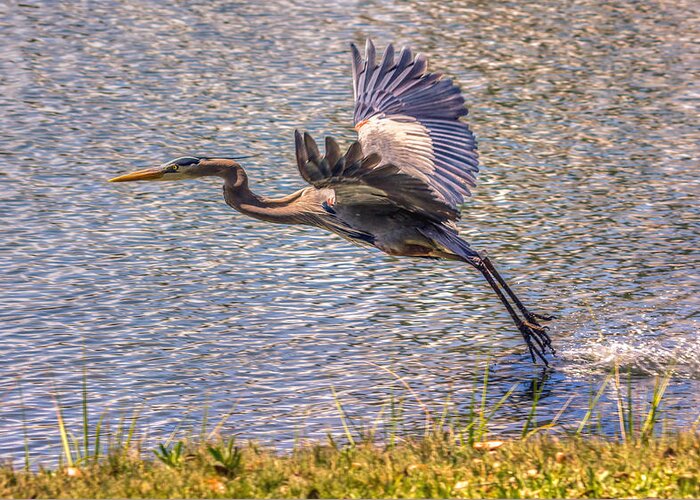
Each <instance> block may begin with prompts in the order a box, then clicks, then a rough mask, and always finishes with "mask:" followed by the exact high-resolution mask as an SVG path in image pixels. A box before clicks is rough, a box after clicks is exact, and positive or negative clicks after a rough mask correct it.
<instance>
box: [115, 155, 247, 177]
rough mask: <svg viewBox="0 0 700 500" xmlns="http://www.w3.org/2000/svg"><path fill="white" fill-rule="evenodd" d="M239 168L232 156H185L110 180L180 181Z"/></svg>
mask: <svg viewBox="0 0 700 500" xmlns="http://www.w3.org/2000/svg"><path fill="white" fill-rule="evenodd" d="M238 168H240V165H239V164H238V163H236V161H234V160H233V159H232V158H207V157H201V156H183V157H181V158H176V159H174V160H172V161H169V162H167V163H164V164H163V165H160V166H158V167H151V168H145V169H143V170H137V171H136V172H131V173H129V174H124V175H120V176H118V177H114V178H112V179H110V180H109V182H129V181H179V180H183V179H196V178H198V177H210V176H218V177H222V176H223V175H224V174H225V173H226V171H229V170H231V169H238Z"/></svg>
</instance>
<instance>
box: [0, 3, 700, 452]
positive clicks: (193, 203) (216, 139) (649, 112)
mask: <svg viewBox="0 0 700 500" xmlns="http://www.w3.org/2000/svg"><path fill="white" fill-rule="evenodd" d="M0 9H2V13H1V14H0V38H1V39H2V51H0V89H1V90H2V92H1V94H0V110H1V113H2V115H1V116H2V121H0V154H1V155H2V159H3V160H4V161H3V162H2V167H1V168H0V203H1V205H0V207H1V208H2V210H1V211H0V214H1V216H2V224H1V225H0V268H1V269H2V272H1V273H0V304H2V308H0V322H1V326H2V329H1V331H0V342H1V347H2V357H1V358H0V457H15V458H18V457H20V456H21V455H22V448H23V446H24V437H23V436H24V432H26V433H27V436H28V439H29V443H30V446H31V448H32V450H33V452H34V453H38V454H39V455H41V454H42V453H43V454H44V455H51V454H52V453H53V452H55V451H56V450H57V449H58V446H57V441H58V437H57V431H56V424H55V411H54V397H55V395H59V396H60V398H61V404H62V405H63V406H64V407H65V408H66V414H67V417H68V419H69V421H71V422H77V420H78V419H79V412H80V408H79V404H78V403H79V400H80V390H81V384H82V377H83V368H84V367H86V371H87V378H88V388H89V391H90V399H91V400H90V409H91V412H92V413H93V416H92V418H93V420H94V419H95V418H96V416H97V415H99V414H101V413H102V412H108V413H109V414H110V415H111V416H115V418H116V417H118V416H119V415H120V414H127V415H130V414H132V413H133V412H134V411H136V410H138V411H139V412H140V414H141V421H142V426H145V427H147V428H148V429H150V431H151V433H152V435H154V436H159V437H160V436H164V435H167V433H168V432H170V431H172V430H173V429H175V428H176V427H177V426H178V425H180V426H181V428H187V427H188V426H191V425H193V424H199V423H201V421H202V419H203V416H204V412H205V409H206V411H207V412H208V413H209V419H210V421H212V422H214V421H219V420H220V419H221V418H222V417H223V415H225V414H227V413H228V412H231V411H232V414H231V416H230V417H229V418H228V420H227V421H226V423H225V424H224V428H225V430H226V431H229V432H236V433H238V434H239V435H241V436H243V437H248V438H256V439H260V440H262V441H265V442H270V443H275V444H277V445H279V446H283V447H284V446H289V445H290V444H291V443H292V442H293V440H294V439H296V438H299V437H310V438H322V437H323V436H324V433H325V432H326V430H330V431H331V432H334V433H336V432H339V429H340V421H339V418H338V412H337V410H336V407H335V403H334V401H333V395H332V388H334V389H335V390H336V391H337V393H338V398H339V400H340V401H341V402H342V404H343V406H344V407H345V410H346V411H347V412H348V414H349V415H350V416H351V417H353V418H354V419H355V420H356V421H358V422H362V421H370V422H371V420H372V419H373V418H375V417H376V416H377V415H378V414H379V412H380V411H381V408H382V405H386V404H387V402H389V401H391V399H392V398H397V397H399V398H401V397H403V398H405V403H404V404H405V407H406V415H407V420H408V425H411V422H413V421H415V423H416V426H419V425H420V423H421V421H420V415H421V409H420V408H419V405H417V404H416V402H415V400H414V398H413V397H412V396H411V395H410V394H407V393H406V391H405V389H404V387H403V385H402V384H401V383H400V382H399V381H397V380H396V378H395V377H394V375H392V374H391V373H388V372H387V371H386V370H385V369H388V370H391V371H393V372H394V373H395V374H396V375H397V376H401V377H403V380H404V381H405V382H406V383H408V384H410V386H411V387H412V388H413V389H414V390H415V391H416V392H417V393H418V394H420V397H421V399H422V401H423V402H427V404H429V405H430V406H431V408H433V409H434V411H439V409H440V407H441V405H442V404H444V403H445V402H446V401H447V400H448V398H451V401H452V402H453V404H455V405H456V406H457V408H458V409H459V408H462V409H464V408H466V407H468V405H469V404H470V403H469V402H470V398H471V394H472V393H473V390H474V387H479V386H480V384H481V382H480V380H481V377H482V376H483V372H484V368H485V366H487V364H490V365H491V369H492V371H491V374H490V376H491V380H492V385H491V386H490V391H489V397H490V398H491V399H492V400H493V401H496V400H498V399H499V398H500V397H501V396H502V395H503V394H504V393H505V392H506V391H507V390H508V389H509V388H510V387H511V386H513V384H518V388H517V390H516V392H515V394H514V395H513V397H511V399H510V400H509V401H508V402H507V403H506V404H505V405H504V407H503V408H502V410H501V412H500V415H499V416H498V418H497V419H496V428H499V426H500V428H503V429H508V428H510V427H513V426H516V427H519V426H521V425H522V418H523V415H526V414H527V412H528V411H529V408H530V405H531V398H532V395H531V382H532V381H533V380H539V379H540V377H541V375H542V374H541V370H540V368H538V367H536V366H533V365H532V364H531V363H530V361H529V357H528V356H527V353H526V351H525V349H524V346H523V343H522V339H521V338H520V335H519V333H518V332H517V331H516V330H515V329H514V328H513V326H512V325H511V323H510V320H509V319H508V316H507V313H506V312H505V311H504V310H503V308H502V306H501V305H500V303H499V302H498V300H497V299H496V297H495V296H494V295H493V294H492V292H491V291H490V290H489V289H488V286H487V285H486V284H485V282H484V281H483V279H481V277H480V276H479V275H478V274H475V273H474V272H473V271H472V270H470V269H467V268H465V267H464V266H460V265H458V264H455V263H439V262H432V261H421V260H411V259H394V258H390V257H387V256H384V255H382V254H380V253H378V252H368V251H367V250H363V249H360V248H355V247H352V246H349V245H348V244H347V243H346V242H344V241H341V240H339V239H338V238H337V237H335V236H332V235H329V234H324V233H322V232H320V231H317V230H314V229H308V228H298V227H284V226H277V227H271V226H268V225H266V224H264V223H260V222H256V221H253V220H249V219H246V218H245V217H243V216H241V215H239V214H236V213H234V212H233V211H232V210H231V209H229V208H228V207H227V206H226V205H225V204H224V203H223V201H222V198H221V193H220V187H219V185H217V183H216V182H215V181H211V182H191V183H155V184H121V185H115V184H108V183H106V182H105V181H106V179H108V178H110V177H112V176H114V175H116V174H120V173H123V172H126V171H129V170H132V169H135V168H140V167H145V166H149V165H152V164H157V163H161V162H163V161H165V160H167V159H170V158H173V157H176V156H180V155H183V154H187V153H199V154H212V155H213V154H224V153H225V154H258V155H259V156H256V157H254V158H250V159H248V160H246V161H245V162H244V165H245V166H246V168H247V169H248V171H249V175H250V177H251V178H252V181H253V183H254V184H256V185H257V186H258V190H259V191H261V192H263V193H265V194H269V195H278V194H283V193H287V192H290V191H292V190H293V189H297V188H299V187H302V185H303V182H302V181H301V179H300V178H299V176H298V174H297V173H296V171H295V168H294V166H293V165H294V163H293V141H292V133H293V129H294V128H295V127H300V128H303V129H307V130H309V131H311V132H312V133H313V134H314V135H316V136H321V135H323V134H326V133H332V134H334V135H336V136H337V137H340V138H342V139H343V140H345V141H348V140H350V139H351V138H352V137H353V135H354V133H353V131H352V129H351V119H350V117H351V107H352V102H351V83H350V69H349V56H348V43H349V42H350V41H356V42H361V41H363V39H364V37H365V36H366V35H370V36H372V37H373V38H374V39H375V41H376V42H377V43H378V45H380V46H383V45H384V44H385V43H387V42H389V41H393V42H396V43H398V44H408V43H410V44H411V45H412V46H413V47H415V48H417V49H419V50H421V51H424V52H425V53H427V54H428V55H429V56H430V58H431V59H430V60H431V65H432V67H433V68H440V69H444V70H445V71H446V72H447V73H448V74H450V75H452V76H454V77H455V78H456V79H457V80H458V81H459V82H460V83H461V85H462V88H463V90H464V92H465V94H466V97H467V102H468V104H469V106H470V108H471V115H470V121H471V123H472V125H473V128H474V130H475V132H476V133H477V135H478V137H479V140H480V149H481V152H482V155H483V163H484V166H483V170H482V175H481V177H480V186H479V188H478V189H477V190H476V192H475V197H474V198H473V199H472V200H469V202H468V203H467V204H466V206H465V208H464V217H463V220H462V222H461V229H462V231H463V234H464V235H465V236H466V237H468V238H469V239H470V241H471V242H472V244H473V245H474V246H475V247H476V248H480V249H487V250H488V251H489V252H490V254H491V256H492V257H493V258H494V260H495V261H496V262H497V263H498V264H499V265H500V267H501V268H502V270H503V271H504V273H505V274H506V275H507V276H508V277H509V278H510V280H511V282H512V283H513V284H514V286H515V288H516V290H518V291H519V292H521V293H522V295H523V296H525V297H526V298H527V302H528V303H529V304H531V305H533V307H534V308H535V309H537V310H540V311H546V312H551V313H554V314H556V315H558V316H559V319H558V320H557V321H556V322H554V323H553V335H552V336H553V338H554V339H555V342H556V346H557V348H558V350H559V355H558V357H557V358H556V360H555V362H554V368H555V369H554V371H553V372H552V373H551V374H550V375H549V376H548V378H546V380H545V386H544V392H543V398H542V401H541V402H540V415H541V417H542V418H543V419H546V418H551V417H552V416H553V415H554V414H556V412H558V411H559V409H560V408H561V407H562V406H563V405H564V404H565V402H566V401H567V400H568V399H569V398H570V397H571V396H572V395H573V396H576V397H575V398H574V400H573V402H572V403H571V406H570V407H569V410H568V411H567V412H566V413H565V415H564V417H562V419H563V421H564V423H570V424H571V423H575V422H578V420H579V419H580V418H581V416H582V414H583V411H584V409H585V407H586V405H587V403H588V398H589V395H590V391H591V390H592V389H593V390H594V389H595V388H596V387H597V386H598V384H600V382H601V381H602V379H603V378H604V376H605V373H606V372H607V371H609V370H610V369H611V368H612V367H613V366H614V365H615V364H616V363H617V364H619V366H620V369H621V371H622V372H623V373H625V372H629V373H630V377H631V381H632V382H631V383H632V384H633V385H634V389H635V391H634V392H635V394H636V397H638V398H639V400H640V404H641V403H643V401H644V399H645V398H646V397H648V393H649V391H650V390H651V388H652V387H653V384H654V377H655V376H656V375H659V374H663V373H666V372H668V371H669V370H674V372H675V375H674V377H673V379H672V381H671V384H670V388H669V390H668V399H667V403H666V409H667V410H668V413H667V414H666V415H667V419H669V423H670V424H671V425H675V424H678V425H682V424H684V423H688V422H690V421H692V420H694V419H695V418H696V417H697V415H698V412H699V411H700V339H699V336H698V322H699V318H700V314H699V310H700V301H699V299H698V297H699V293H700V280H699V279H698V278H699V276H698V274H699V271H698V269H700V250H699V249H698V246H699V245H698V243H699V242H700V228H699V222H700V217H699V215H700V202H699V201H698V199H699V198H700V197H699V196H698V195H699V194H700V173H699V172H698V167H699V166H700V165H699V162H698V141H699V139H700V134H698V128H697V127H698V121H697V115H698V102H699V97H700V85H699V84H698V81H700V80H699V78H698V77H699V76H700V75H699V74H698V73H700V70H699V69H698V63H697V61H698V60H699V59H698V56H700V49H699V46H698V42H697V40H699V39H700V33H698V30H697V26H698V19H699V18H700V10H699V8H698V4H697V2H690V1H685V0H681V1H680V2H673V3H672V2H654V1H642V2H635V3H618V2H594V1H591V0H578V1H575V2H568V3H562V2H554V1H552V2H548V1H544V2H532V3H521V2H462V3H460V2H454V3H453V2H448V3H442V2H441V3H439V4H438V3H433V2H427V1H426V2H421V1H418V2H415V1H414V2H408V3H406V2H399V1H396V2H390V1H365V2H358V3H355V4H349V3H347V2H335V3H334V2H325V3H324V4H323V5H320V4H319V5H312V4H309V3H307V2H298V3H296V2H284V1H279V2H267V3H265V5H258V4H248V5H238V4H228V3H225V2H219V1H209V0H208V1H206V2H187V3H186V2H176V3H171V2H149V3H147V4H146V3H143V2H136V1H128V0H127V1H123V2H113V1H109V2H48V1H45V2H39V3H37V4H32V5H29V4H19V3H15V2H12V1H11V2H9V3H7V2H6V3H4V4H3V6H2V7H0ZM603 399H604V400H608V401H612V400H613V399H614V398H613V394H612V393H606V394H605V395H604V397H603ZM642 407H643V406H642ZM615 418H616V417H613V416H611V415H605V414H604V415H603V417H602V425H603V428H607V427H611V428H614V427H615V425H616V423H615V422H616V420H614V419H615ZM23 428H25V430H23Z"/></svg>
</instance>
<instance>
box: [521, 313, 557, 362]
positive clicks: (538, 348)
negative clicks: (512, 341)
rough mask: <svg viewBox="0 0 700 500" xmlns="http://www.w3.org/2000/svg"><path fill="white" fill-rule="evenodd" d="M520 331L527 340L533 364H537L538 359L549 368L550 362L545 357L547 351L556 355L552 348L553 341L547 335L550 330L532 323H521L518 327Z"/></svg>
mask: <svg viewBox="0 0 700 500" xmlns="http://www.w3.org/2000/svg"><path fill="white" fill-rule="evenodd" d="M518 329H519V330H520V333H521V334H522V336H523V338H524V339H525V343H526V344H527V348H528V350H529V351H530V357H532V362H533V363H537V358H539V359H541V360H542V362H543V363H544V365H545V366H549V361H547V358H545V355H546V354H547V351H549V352H550V353H551V354H555V351H554V348H553V347H552V340H551V339H550V338H549V335H547V329H548V328H547V327H546V326H545V327H543V326H540V325H537V324H533V323H530V322H521V323H520V324H519V325H518Z"/></svg>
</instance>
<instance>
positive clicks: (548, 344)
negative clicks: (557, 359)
mask: <svg viewBox="0 0 700 500" xmlns="http://www.w3.org/2000/svg"><path fill="white" fill-rule="evenodd" d="M523 324H524V325H525V326H526V327H528V328H529V329H530V330H531V331H532V332H533V334H534V335H535V338H537V339H538V340H539V341H540V343H541V345H542V351H543V352H544V353H546V352H547V350H549V352H550V353H551V354H556V350H554V347H553V346H552V339H551V338H550V336H549V334H548V333H547V332H548V331H549V327H548V326H542V325H540V324H539V323H537V322H533V321H531V320H526V321H523Z"/></svg>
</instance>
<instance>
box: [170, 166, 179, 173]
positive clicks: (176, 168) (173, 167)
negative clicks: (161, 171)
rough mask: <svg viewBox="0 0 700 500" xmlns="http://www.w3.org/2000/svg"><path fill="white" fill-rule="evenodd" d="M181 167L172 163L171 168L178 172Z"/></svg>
mask: <svg viewBox="0 0 700 500" xmlns="http://www.w3.org/2000/svg"><path fill="white" fill-rule="evenodd" d="M179 169H180V165H171V166H170V170H172V171H173V172H177V171H178V170H179Z"/></svg>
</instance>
